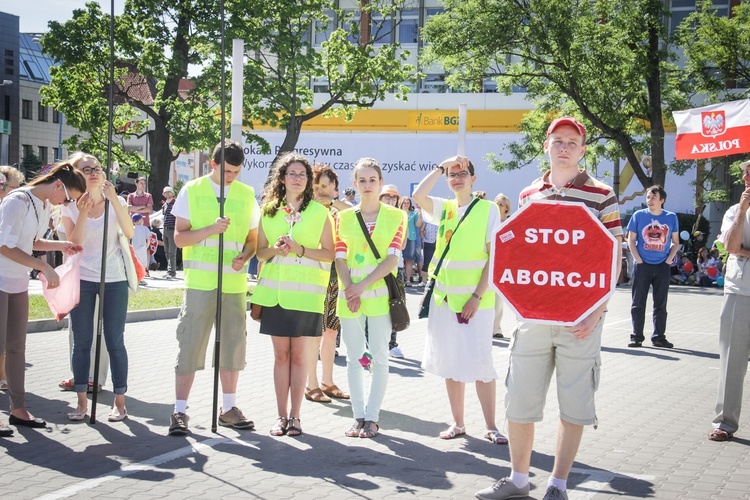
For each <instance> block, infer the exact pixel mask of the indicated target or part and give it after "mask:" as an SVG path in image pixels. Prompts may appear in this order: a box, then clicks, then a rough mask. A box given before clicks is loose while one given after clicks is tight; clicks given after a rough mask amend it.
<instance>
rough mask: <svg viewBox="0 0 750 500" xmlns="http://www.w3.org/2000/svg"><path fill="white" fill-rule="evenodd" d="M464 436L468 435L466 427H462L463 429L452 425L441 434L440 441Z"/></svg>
mask: <svg viewBox="0 0 750 500" xmlns="http://www.w3.org/2000/svg"><path fill="white" fill-rule="evenodd" d="M463 434H466V426H465V425H462V426H461V427H459V426H457V425H455V424H454V425H451V426H450V427H448V429H446V430H444V431H443V432H441V433H440V434H439V435H440V439H453V438H454V437H456V436H461V435H463Z"/></svg>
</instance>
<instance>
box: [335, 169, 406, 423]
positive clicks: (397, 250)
mask: <svg viewBox="0 0 750 500" xmlns="http://www.w3.org/2000/svg"><path fill="white" fill-rule="evenodd" d="M354 183H355V186H356V188H357V190H359V193H360V204H359V205H358V206H356V207H354V208H353V209H350V210H344V211H343V212H341V213H340V214H339V219H338V230H337V232H336V270H337V271H338V275H339V301H338V306H337V311H338V315H339V318H340V320H341V337H342V338H343V340H344V344H346V372H347V376H348V379H349V392H350V393H351V402H352V412H353V413H354V423H353V424H352V426H351V427H350V428H349V429H348V430H347V431H346V432H345V433H344V434H345V435H346V436H348V437H360V438H374V437H375V436H377V435H378V432H379V431H380V426H379V425H378V421H379V419H380V407H381V405H382V403H383V398H384V397H385V389H386V386H387V384H388V339H389V338H390V335H391V329H392V328H391V316H390V308H389V303H388V290H387V287H386V284H385V280H384V279H383V278H384V277H385V276H386V275H387V274H388V273H392V274H394V275H395V271H396V266H397V264H398V258H399V255H400V254H401V245H402V242H403V238H404V232H405V230H406V213H405V212H404V211H402V210H399V209H398V208H396V207H391V206H390V205H386V204H385V203H382V202H380V201H379V199H378V193H379V191H380V189H381V187H382V186H383V174H382V172H381V170H380V166H379V165H378V162H377V161H376V160H374V159H372V158H362V159H360V160H359V161H357V163H356V165H355V167H354ZM363 226H364V228H363ZM365 231H367V232H366V233H365ZM372 246H374V247H375V248H376V250H377V255H375V252H374V251H373V250H372ZM365 322H367V332H368V335H367V337H365ZM365 371H369V372H370V373H371V374H372V377H371V382H370V391H369V393H368V392H367V391H366V389H365Z"/></svg>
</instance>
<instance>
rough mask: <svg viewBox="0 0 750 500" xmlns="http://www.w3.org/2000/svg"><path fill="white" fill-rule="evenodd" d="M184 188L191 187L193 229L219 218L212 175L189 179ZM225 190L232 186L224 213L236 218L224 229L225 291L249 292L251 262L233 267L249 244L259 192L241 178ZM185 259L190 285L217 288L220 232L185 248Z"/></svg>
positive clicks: (198, 288)
mask: <svg viewBox="0 0 750 500" xmlns="http://www.w3.org/2000/svg"><path fill="white" fill-rule="evenodd" d="M183 189H187V190H188V191H187V200H188V206H189V207H190V227H191V229H201V228H203V227H207V226H210V225H211V224H213V223H214V222H216V218H217V217H219V202H218V200H217V196H216V193H215V192H214V189H213V185H212V183H211V180H210V179H209V178H208V176H204V177H199V178H198V179H194V180H192V181H190V182H188V183H187V184H185V187H183ZM225 190H228V195H227V198H226V200H225V201H224V215H225V216H226V217H228V218H229V219H230V220H231V221H232V222H231V224H229V227H228V228H227V230H226V231H225V232H224V263H223V268H222V272H223V276H222V287H221V288H222V292H224V293H247V265H245V266H242V269H240V270H239V271H235V270H234V269H232V259H234V258H235V257H237V254H238V253H240V252H241V251H242V247H243V246H244V244H245V239H246V238H247V232H248V229H247V228H248V227H250V220H251V218H252V214H253V210H254V209H255V206H256V203H255V192H254V191H253V188H251V187H250V186H248V185H246V184H242V183H241V182H240V181H234V182H232V184H231V186H225ZM226 192H227V191H225V193H226ZM182 262H183V268H184V269H185V286H186V287H187V288H190V289H193V290H216V286H217V284H218V281H219V272H218V263H219V235H218V234H216V235H213V236H209V237H208V238H206V239H205V240H203V241H201V242H199V243H197V244H195V245H191V246H188V247H185V248H183V250H182Z"/></svg>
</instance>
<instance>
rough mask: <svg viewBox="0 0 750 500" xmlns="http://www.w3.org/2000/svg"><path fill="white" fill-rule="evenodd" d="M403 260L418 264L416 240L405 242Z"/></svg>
mask: <svg viewBox="0 0 750 500" xmlns="http://www.w3.org/2000/svg"><path fill="white" fill-rule="evenodd" d="M403 256H404V260H410V261H412V262H419V249H418V248H417V240H407V241H406V248H404V250H403Z"/></svg>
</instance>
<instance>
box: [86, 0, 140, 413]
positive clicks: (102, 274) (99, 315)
mask: <svg viewBox="0 0 750 500" xmlns="http://www.w3.org/2000/svg"><path fill="white" fill-rule="evenodd" d="M114 86H115V0H111V2H110V16H109V93H108V95H107V104H108V106H109V123H108V124H107V171H106V172H105V174H104V179H105V181H106V180H107V179H109V173H110V171H111V170H112V120H113V117H114V110H113V107H114V104H113V97H112V96H113V93H114ZM108 228H109V200H108V199H107V197H106V196H105V197H104V235H103V236H102V267H101V270H100V271H99V302H98V303H99V306H98V307H97V311H96V345H95V347H94V386H93V387H92V394H91V418H90V419H89V423H90V424H95V423H96V402H97V399H98V396H99V364H100V356H101V348H102V330H103V328H104V287H105V280H106V277H107V259H106V255H107V234H108ZM125 258H126V259H127V258H130V256H129V255H126V256H125ZM87 375H88V374H87ZM86 378H88V376H87V377H86Z"/></svg>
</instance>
